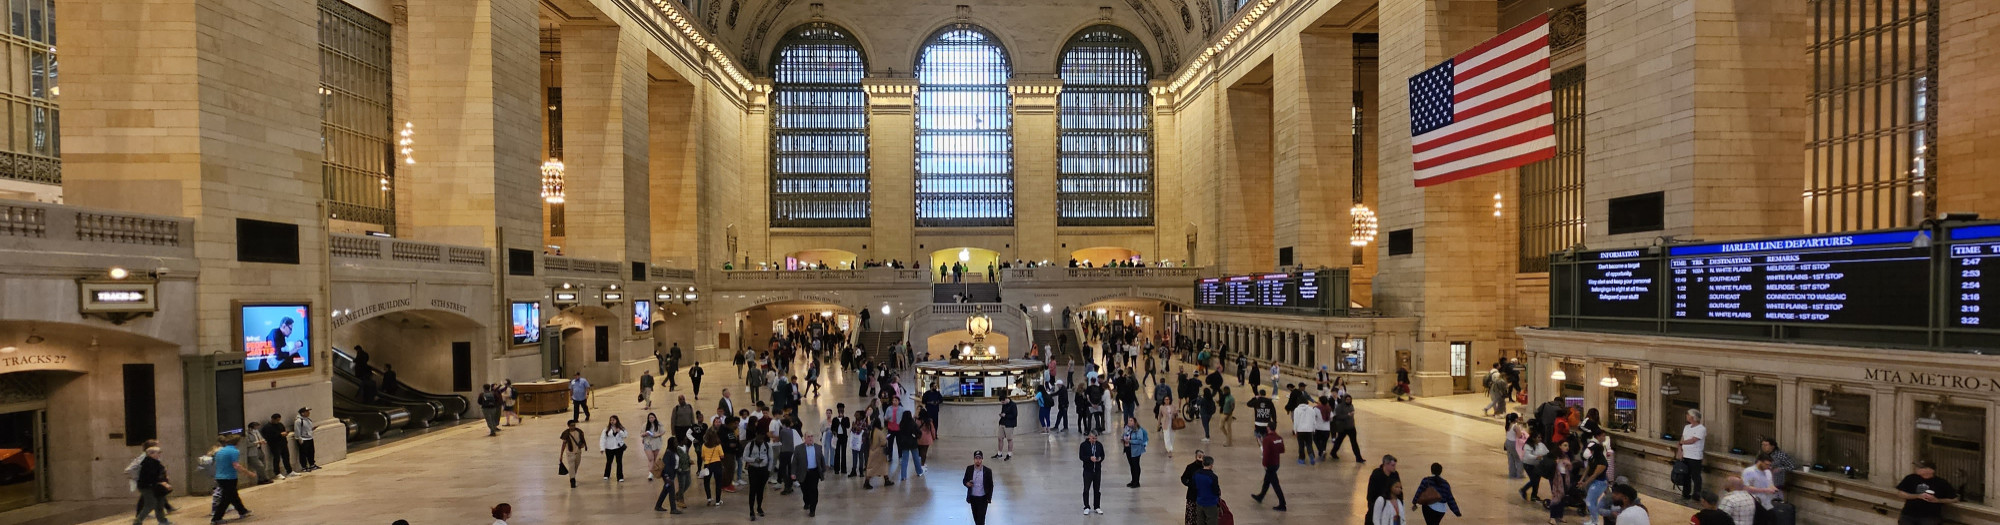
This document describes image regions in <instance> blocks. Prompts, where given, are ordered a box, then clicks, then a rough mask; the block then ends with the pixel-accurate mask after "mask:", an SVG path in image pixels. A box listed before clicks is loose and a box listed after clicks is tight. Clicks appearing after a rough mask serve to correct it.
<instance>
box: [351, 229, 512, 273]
mask: <svg viewBox="0 0 2000 525" xmlns="http://www.w3.org/2000/svg"><path fill="white" fill-rule="evenodd" d="M327 250H328V251H329V252H330V253H332V254H333V257H334V258H335V259H340V260H342V261H340V262H343V263H345V262H350V261H347V260H348V259H362V260H374V261H388V262H402V263H418V264H441V265H448V266H455V267H457V268H456V269H460V270H471V269H481V270H483V269H485V268H487V267H488V265H489V264H490V263H491V262H492V259H491V258H492V256H493V252H492V251H491V250H487V249H485V248H473V247H469V246H453V245H449V244H437V243H428V242H419V241H410V240H403V239H393V238H388V237H374V236H367V235H349V234H340V233H336V234H333V235H329V236H327ZM371 265H372V264H371Z"/></svg>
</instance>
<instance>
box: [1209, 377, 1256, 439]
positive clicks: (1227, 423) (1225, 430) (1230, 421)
mask: <svg viewBox="0 0 2000 525" xmlns="http://www.w3.org/2000/svg"><path fill="white" fill-rule="evenodd" d="M1252 375H1255V374H1252ZM1216 408H1217V410H1221V411H1222V446H1225V447H1233V446H1236V434H1235V433H1234V432H1232V431H1230V430H1229V429H1230V427H1234V426H1236V394H1231V393H1229V387H1226V386H1225V387H1222V406H1220V407H1216Z"/></svg>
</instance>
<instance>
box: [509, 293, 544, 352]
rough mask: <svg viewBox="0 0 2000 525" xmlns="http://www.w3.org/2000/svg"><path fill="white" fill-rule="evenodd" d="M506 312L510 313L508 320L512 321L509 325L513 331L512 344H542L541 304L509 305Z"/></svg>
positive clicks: (518, 303)
mask: <svg viewBox="0 0 2000 525" xmlns="http://www.w3.org/2000/svg"><path fill="white" fill-rule="evenodd" d="M508 311H510V312H512V315H511V316H510V318H511V319H512V321H513V322H512V323H511V324H512V325H513V330H514V332H513V333H514V344H517V345H532V344H537V343H540V342H542V303H541V302H539V301H533V302H515V303H510V304H509V308H508Z"/></svg>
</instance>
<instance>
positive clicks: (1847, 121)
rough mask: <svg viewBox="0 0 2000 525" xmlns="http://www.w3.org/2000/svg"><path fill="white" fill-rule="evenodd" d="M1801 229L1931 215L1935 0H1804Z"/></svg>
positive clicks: (1888, 224)
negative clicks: (1806, 138) (1806, 71)
mask: <svg viewBox="0 0 2000 525" xmlns="http://www.w3.org/2000/svg"><path fill="white" fill-rule="evenodd" d="M1808 4H1809V6H1810V9H1811V10H1812V17H1811V19H1810V23H1811V24H1812V35H1813V36H1812V38H1813V43H1812V46H1811V47H1810V48H1808V54H1809V55H1810V57H1811V59H1812V64H1813V67H1812V75H1813V80H1812V94H1811V95H1810V96H1808V97H1807V103H1808V104H1809V106H1810V107H1811V109H1812V119H1813V124H1812V133H1813V134H1812V142H1810V143H1808V144H1807V145H1806V146H1807V147H1806V150H1807V159H1808V160H1807V163H1808V165H1809V168H1808V174H1807V179H1806V187H1805V192H1804V195H1803V197H1804V199H1805V215H1806V217H1805V222H1806V228H1807V229H1808V230H1810V231H1812V232H1839V231H1852V230H1868V229H1878V228H1896V227H1902V226H1909V225H1913V224H1916V223H1918V222H1922V221H1923V219H1924V218H1925V217H1930V216H1932V215H1934V214H1935V213H1936V208H1937V200H1936V195H1937V191H1936V190H1937V181H1936V180H1935V179H1934V178H1933V177H1932V176H1931V168H1932V166H1933V165H1934V162H1935V161H1936V159H1937V156H1936V153H1935V149H1936V145H1937V122H1936V119H1935V116H1936V109H1935V107H1936V104H1935V93H1937V89H1938V85H1937V78H1938V65H1937V51H1938V33H1937V31H1938V25H1937V12H1938V2H1937V0H1809V2H1808Z"/></svg>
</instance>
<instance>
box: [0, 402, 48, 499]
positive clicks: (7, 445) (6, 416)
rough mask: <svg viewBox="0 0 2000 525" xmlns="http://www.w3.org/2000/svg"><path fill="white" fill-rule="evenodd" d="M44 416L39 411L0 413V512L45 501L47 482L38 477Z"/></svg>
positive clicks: (39, 473)
mask: <svg viewBox="0 0 2000 525" xmlns="http://www.w3.org/2000/svg"><path fill="white" fill-rule="evenodd" d="M44 414H45V412H44V411H43V410H40V409H34V410H23V411H18V412H7V413H0V511H8V510H14V509H18V508H22V507H26V506H29V505H34V504H36V503H41V502H44V501H48V497H47V494H48V480H47V479H45V478H46V476H43V475H42V464H43V459H44V458H43V457H42V450H43V448H42V445H43V444H44V442H45V441H46V439H44V438H45V436H44V435H43V432H44V429H45V428H46V427H47V425H46V420H45V417H46V416H45V415H44Z"/></svg>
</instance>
